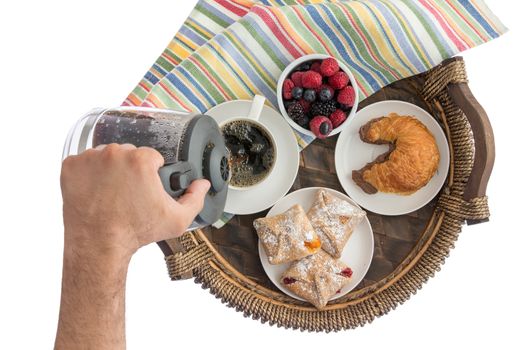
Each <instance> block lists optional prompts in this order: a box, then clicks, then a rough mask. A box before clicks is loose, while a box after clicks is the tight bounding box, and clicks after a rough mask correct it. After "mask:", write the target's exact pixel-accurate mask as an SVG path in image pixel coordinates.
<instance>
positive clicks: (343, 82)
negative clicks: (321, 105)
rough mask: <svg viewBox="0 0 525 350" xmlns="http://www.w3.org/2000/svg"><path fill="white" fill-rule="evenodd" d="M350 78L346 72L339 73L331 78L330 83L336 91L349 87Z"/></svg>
mask: <svg viewBox="0 0 525 350" xmlns="http://www.w3.org/2000/svg"><path fill="white" fill-rule="evenodd" d="M349 81H350V78H349V77H348V74H346V73H345V72H337V73H335V74H334V75H332V76H331V77H330V79H329V80H328V82H329V83H330V86H332V87H333V88H334V89H336V90H339V89H342V88H344V87H345V86H347V85H348V82H349Z"/></svg>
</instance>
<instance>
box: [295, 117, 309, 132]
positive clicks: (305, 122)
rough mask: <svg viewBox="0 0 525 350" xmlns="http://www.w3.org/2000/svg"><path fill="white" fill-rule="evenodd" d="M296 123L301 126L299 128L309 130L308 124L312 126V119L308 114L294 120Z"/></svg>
mask: <svg viewBox="0 0 525 350" xmlns="http://www.w3.org/2000/svg"><path fill="white" fill-rule="evenodd" d="M294 122H296V123H297V124H299V126H301V127H303V128H305V129H308V128H309V127H308V124H310V118H308V116H307V115H306V114H303V115H302V116H300V117H298V118H296V119H294Z"/></svg>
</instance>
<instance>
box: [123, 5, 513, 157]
mask: <svg viewBox="0 0 525 350" xmlns="http://www.w3.org/2000/svg"><path fill="white" fill-rule="evenodd" d="M505 31H506V28H505V26H504V25H503V24H502V23H501V22H500V21H499V20H498V19H497V18H496V16H495V15H494V14H493V13H492V12H491V11H490V10H489V9H488V7H487V6H486V5H485V4H484V2H483V1H482V0H471V1H467V0H390V1H389V0H359V1H313V0H312V1H300V0H298V1H291V0H265V1H249V0H216V1H211V0H201V1H199V2H198V4H197V6H196V7H195V9H194V10H193V12H192V13H191V15H190V16H189V18H188V19H187V20H186V21H185V23H184V25H183V26H182V28H181V29H180V30H179V32H178V33H177V35H176V36H175V37H174V38H173V40H172V41H171V42H170V44H169V45H168V47H167V48H166V50H165V51H164V52H163V53H162V55H161V56H160V57H159V59H158V60H157V61H156V62H155V64H154V65H153V66H152V67H151V69H150V70H149V71H148V72H147V74H146V75H145V76H144V78H143V79H142V80H141V81H140V83H139V84H138V86H137V87H136V88H135V89H134V90H133V92H132V93H131V94H130V95H129V96H128V98H127V99H126V101H125V102H124V104H125V105H143V106H149V107H160V108H169V109H183V110H192V111H200V112H206V111H207V110H208V109H209V108H211V107H213V106H215V105H217V104H220V103H222V102H225V101H228V100H233V99H249V98H251V97H253V95H255V94H261V95H264V96H266V98H267V99H268V100H269V101H270V102H271V103H272V104H273V105H274V106H277V96H276V81H277V79H278V78H279V76H280V74H281V72H282V71H283V70H284V68H285V67H286V66H287V65H288V64H289V63H290V62H291V61H293V60H294V59H296V58H298V57H300V56H303V55H306V54H310V53H324V54H329V55H331V56H334V57H337V58H338V59H339V60H341V61H343V62H345V63H346V64H347V65H348V67H349V68H350V69H351V70H352V72H353V74H354V75H355V78H356V81H357V84H358V88H359V90H360V92H361V98H366V97H367V96H369V95H371V94H372V93H374V92H375V91H377V90H379V89H381V88H382V87H384V86H386V85H388V84H390V83H392V82H394V81H396V80H399V79H402V78H405V77H408V76H411V75H414V74H418V73H421V72H424V71H427V70H429V69H430V68H432V67H434V66H436V65H437V64H439V63H440V62H441V61H443V60H444V59H446V58H449V57H451V56H453V55H455V54H457V53H459V52H461V51H464V50H466V49H468V48H472V47H474V46H477V45H480V44H482V43H485V42H487V41H489V40H492V39H494V38H497V37H498V36H500V35H501V34H502V33H504V32H505ZM297 138H298V142H299V145H300V146H301V147H306V146H307V145H308V144H309V143H310V142H311V141H312V140H311V139H310V138H309V137H308V136H306V135H302V134H297Z"/></svg>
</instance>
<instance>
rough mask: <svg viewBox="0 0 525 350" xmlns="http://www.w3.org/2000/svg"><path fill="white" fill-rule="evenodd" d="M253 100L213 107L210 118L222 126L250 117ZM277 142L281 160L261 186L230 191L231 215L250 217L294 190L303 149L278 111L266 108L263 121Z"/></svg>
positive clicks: (227, 204)
mask: <svg viewBox="0 0 525 350" xmlns="http://www.w3.org/2000/svg"><path fill="white" fill-rule="evenodd" d="M251 105H252V101H250V100H235V101H229V102H225V103H222V104H220V105H218V106H216V107H213V108H212V109H210V110H209V111H208V112H206V114H207V115H209V116H210V117H212V118H214V119H215V120H216V121H217V123H218V124H221V123H222V122H224V121H226V120H228V119H231V118H233V117H242V116H246V115H248V113H249V111H250V107H251ZM259 122H260V123H261V124H262V125H264V126H265V127H266V128H267V129H268V131H270V133H271V134H272V136H273V138H274V139H275V143H276V149H277V157H276V163H275V166H274V169H273V171H272V172H271V173H270V175H269V176H268V177H267V178H266V179H265V180H264V182H263V183H261V184H260V186H254V187H253V188H249V189H244V190H237V189H232V188H230V189H229V190H228V197H227V199H226V206H225V208H224V211H225V212H227V213H231V214H238V215H248V214H253V213H258V212H260V211H263V210H265V209H268V208H269V207H271V206H272V205H273V204H275V202H277V201H278V200H279V199H280V198H282V197H283V196H284V195H285V194H286V193H288V191H289V190H290V188H291V187H292V185H293V183H294V181H295V178H296V176H297V172H298V171H299V146H298V145H297V139H296V138H295V134H294V132H293V131H292V128H291V127H290V126H289V125H288V123H287V122H286V120H285V119H284V118H283V117H282V116H281V115H280V114H279V112H277V111H276V110H275V109H273V108H271V107H268V106H264V109H263V111H262V113H261V116H260V118H259Z"/></svg>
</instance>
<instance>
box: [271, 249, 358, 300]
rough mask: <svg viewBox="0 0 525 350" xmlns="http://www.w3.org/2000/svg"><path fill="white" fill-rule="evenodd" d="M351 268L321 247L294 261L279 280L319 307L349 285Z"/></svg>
mask: <svg viewBox="0 0 525 350" xmlns="http://www.w3.org/2000/svg"><path fill="white" fill-rule="evenodd" d="M352 273H353V272H352V269H351V268H349V267H348V266H346V265H345V264H344V263H343V262H341V261H340V260H337V259H334V258H333V257H331V256H330V255H328V254H327V253H326V252H325V251H324V250H320V251H319V252H318V253H316V254H314V255H310V256H307V257H306V258H303V259H301V260H299V261H296V262H294V263H293V264H292V265H291V266H290V268H289V269H288V270H287V271H286V272H285V273H284V274H283V275H282V277H281V283H282V284H283V286H284V287H285V288H287V289H289V290H290V291H292V292H294V293H295V294H297V295H298V296H300V297H301V298H303V299H305V300H307V301H308V302H310V303H311V304H313V305H314V306H315V307H316V308H318V309H322V308H323V307H325V306H326V304H327V303H328V300H330V298H331V297H333V296H334V295H335V294H337V293H338V292H339V291H340V290H341V288H343V287H344V286H345V285H346V284H348V283H349V282H350V280H351V278H352Z"/></svg>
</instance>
